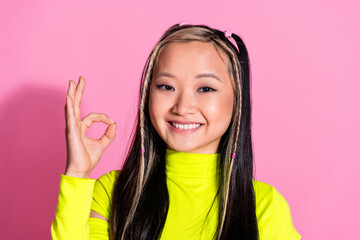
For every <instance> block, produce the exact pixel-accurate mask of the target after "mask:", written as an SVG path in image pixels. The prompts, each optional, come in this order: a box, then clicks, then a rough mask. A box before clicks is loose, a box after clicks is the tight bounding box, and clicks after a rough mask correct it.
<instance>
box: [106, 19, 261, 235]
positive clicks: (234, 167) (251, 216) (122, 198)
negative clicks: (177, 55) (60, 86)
mask: <svg viewBox="0 0 360 240" xmlns="http://www.w3.org/2000/svg"><path fill="white" fill-rule="evenodd" d="M232 37H233V38H234V39H235V41H236V44H237V47H238V48H239V51H238V50H237V49H236V48H235V46H234V45H233V44H232V43H231V42H230V41H229V40H228V39H227V37H226V36H225V34H224V32H223V31H219V30H217V29H214V28H210V27H208V26H206V25H190V24H186V25H182V26H180V25H179V24H175V25H173V26H171V27H170V28H169V29H168V30H167V31H166V32H165V33H164V35H163V36H162V37H161V38H160V40H159V42H158V43H157V44H156V45H155V47H154V49H153V50H152V51H151V53H150V55H149V57H148V59H147V61H146V64H145V67H144V69H143V73H142V77H141V84H140V101H139V111H138V114H137V117H136V126H135V129H134V131H133V134H132V140H131V145H130V147H129V150H128V153H127V157H126V159H125V162H124V165H123V168H122V169H121V171H120V174H119V176H118V178H117V180H116V183H115V186H114V191H113V196H112V204H111V214H110V235H111V238H112V239H116V240H120V239H121V240H122V239H137V240H138V239H144V240H145V239H159V238H160V236H161V233H162V230H163V227H164V224H165V220H166V217H167V212H168V208H169V193H168V190H167V185H166V174H165V153H166V143H165V142H164V141H163V140H162V139H161V138H160V136H159V134H158V133H157V132H156V130H155V128H154V127H153V125H152V123H151V120H150V115H149V110H148V108H149V107H148V100H149V89H150V88H149V86H150V83H151V79H152V73H153V68H154V65H155V63H156V62H157V58H158V56H159V53H160V51H161V50H162V49H163V47H164V46H166V45H168V44H171V43H173V42H190V41H202V42H209V43H211V44H212V45H213V46H214V47H215V48H216V49H217V50H218V51H222V52H223V53H225V55H226V56H227V60H228V72H229V75H230V77H231V80H232V86H233V90H234V95H235V98H234V108H233V115H232V121H231V123H230V124H229V127H228V129H227V130H226V132H225V133H224V134H223V136H222V137H221V140H220V144H219V147H218V153H220V168H221V169H220V178H219V191H218V194H217V196H216V197H219V199H220V201H219V212H218V220H219V221H218V227H217V229H216V232H215V233H214V236H213V239H221V240H223V239H251V240H252V239H254V240H255V239H258V226H257V218H256V213H255V194H254V188H253V182H252V180H253V153H252V141H251V100H250V68H249V59H248V53H247V49H246V47H245V44H244V43H243V41H242V39H241V38H240V37H239V36H238V35H236V34H234V33H233V34H232ZM144 149H146V151H145V152H143V151H142V150H144ZM233 153H236V155H235V157H234V158H232V154H233Z"/></svg>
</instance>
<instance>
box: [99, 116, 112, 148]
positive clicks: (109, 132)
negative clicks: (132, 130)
mask: <svg viewBox="0 0 360 240" xmlns="http://www.w3.org/2000/svg"><path fill="white" fill-rule="evenodd" d="M115 137H116V122H114V123H113V124H110V125H109V126H108V127H107V128H106V130H105V133H104V135H103V136H102V137H101V138H100V139H99V140H100V141H101V142H102V143H103V144H104V145H105V148H106V147H108V146H109V145H110V143H111V142H112V141H114V139H115Z"/></svg>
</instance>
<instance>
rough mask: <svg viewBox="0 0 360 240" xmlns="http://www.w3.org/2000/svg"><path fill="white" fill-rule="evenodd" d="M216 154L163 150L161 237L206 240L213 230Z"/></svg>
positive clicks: (215, 203) (214, 222)
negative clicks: (164, 197)
mask: <svg viewBox="0 0 360 240" xmlns="http://www.w3.org/2000/svg"><path fill="white" fill-rule="evenodd" d="M219 156H220V154H219V153H216V154H199V153H185V152H177V151H174V150H169V149H167V150H166V176H167V181H166V183H167V187H168V191H169V200H170V205H169V211H168V215H167V218H166V222H165V226H164V229H163V233H162V236H161V240H162V239H210V235H211V234H212V233H214V232H215V230H216V225H217V212H218V204H219V201H218V198H216V200H215V202H214V198H215V195H216V193H217V191H218V186H219V185H218V177H219V168H218V162H219V159H218V158H219ZM213 203H214V204H213ZM211 205H213V207H212V208H211ZM210 208H211V211H210V213H209V216H208V218H207V219H206V224H205V225H204V229H203V232H202V234H201V230H202V226H203V224H204V221H205V218H206V215H207V214H208V212H209V210H210Z"/></svg>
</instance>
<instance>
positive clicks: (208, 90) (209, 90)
mask: <svg viewBox="0 0 360 240" xmlns="http://www.w3.org/2000/svg"><path fill="white" fill-rule="evenodd" d="M200 89H202V91H200V92H214V91H216V89H213V88H210V87H202V88H200Z"/></svg>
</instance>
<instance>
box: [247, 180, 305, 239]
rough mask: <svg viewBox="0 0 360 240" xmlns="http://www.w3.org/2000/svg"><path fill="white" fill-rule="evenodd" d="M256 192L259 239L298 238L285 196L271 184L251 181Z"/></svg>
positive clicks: (299, 236)
mask: <svg viewBox="0 0 360 240" xmlns="http://www.w3.org/2000/svg"><path fill="white" fill-rule="evenodd" d="M253 183H254V191H255V194H256V217H257V220H258V228H259V239H260V240H274V239H286V240H298V239H301V235H300V234H299V233H298V232H297V231H296V229H295V227H294V225H293V222H292V219H291V213H290V208H289V205H288V203H287V201H286V200H285V198H284V197H283V196H282V195H281V194H280V193H279V192H278V191H277V190H276V189H275V188H274V187H273V186H271V185H269V184H267V183H264V182H260V181H257V180H254V181H253Z"/></svg>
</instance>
